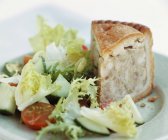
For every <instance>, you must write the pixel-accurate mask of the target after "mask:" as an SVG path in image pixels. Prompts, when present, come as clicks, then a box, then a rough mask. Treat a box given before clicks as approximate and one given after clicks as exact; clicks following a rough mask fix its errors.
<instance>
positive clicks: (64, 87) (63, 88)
mask: <svg viewBox="0 0 168 140" xmlns="http://www.w3.org/2000/svg"><path fill="white" fill-rule="evenodd" d="M55 83H56V84H57V85H58V86H60V90H58V91H56V92H54V93H52V94H51V95H53V96H58V97H67V96H68V93H69V89H70V83H69V82H68V81H67V80H66V79H65V78H64V77H63V76H62V75H61V74H59V75H58V78H57V80H56V81H55Z"/></svg>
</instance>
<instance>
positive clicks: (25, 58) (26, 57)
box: [23, 55, 32, 65]
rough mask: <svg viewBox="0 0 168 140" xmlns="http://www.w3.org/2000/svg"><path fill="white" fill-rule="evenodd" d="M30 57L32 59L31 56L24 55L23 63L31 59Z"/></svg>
mask: <svg viewBox="0 0 168 140" xmlns="http://www.w3.org/2000/svg"><path fill="white" fill-rule="evenodd" d="M31 59H32V56H30V55H25V56H24V58H23V63H24V65H26V64H27V63H28V62H29V60H31Z"/></svg>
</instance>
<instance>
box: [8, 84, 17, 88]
mask: <svg viewBox="0 0 168 140" xmlns="http://www.w3.org/2000/svg"><path fill="white" fill-rule="evenodd" d="M9 85H10V86H12V87H17V85H18V84H16V83H9Z"/></svg>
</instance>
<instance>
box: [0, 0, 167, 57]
mask: <svg viewBox="0 0 168 140" xmlns="http://www.w3.org/2000/svg"><path fill="white" fill-rule="evenodd" d="M47 4H52V5H57V6H59V7H62V8H64V9H67V10H69V11H72V12H75V13H78V15H80V16H81V17H83V18H84V19H86V20H92V19H112V20H121V21H129V22H131V21H133V22H138V23H141V24H145V25H147V26H149V27H150V28H151V30H152V32H153V38H154V47H153V50H154V51H155V52H159V53H161V54H165V55H168V43H167V41H168V1H167V0H0V22H1V21H3V20H8V19H10V18H11V17H14V16H17V15H19V14H23V13H24V12H25V11H28V10H30V9H32V8H35V7H39V6H41V5H47Z"/></svg>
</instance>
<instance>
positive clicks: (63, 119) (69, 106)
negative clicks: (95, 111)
mask: <svg viewBox="0 0 168 140" xmlns="http://www.w3.org/2000/svg"><path fill="white" fill-rule="evenodd" d="M96 80H97V79H91V78H90V79H88V80H87V79H82V78H78V79H76V80H73V82H72V83H71V87H70V92H69V94H68V97H67V98H64V97H62V98H61V99H60V100H59V102H58V103H57V105H56V107H55V109H54V111H53V112H52V114H51V116H50V117H51V118H56V120H57V122H56V124H50V125H49V126H48V127H46V128H44V129H42V130H41V131H40V133H39V136H38V140H39V138H41V137H42V136H43V135H44V134H47V132H53V133H58V132H60V131H62V132H64V133H65V135H66V136H68V137H69V138H70V139H74V140H76V139H77V138H78V137H81V136H83V135H84V132H83V130H82V129H81V128H80V127H79V126H77V125H76V124H75V123H74V120H75V119H76V118H77V117H78V116H79V115H80V108H81V106H80V103H79V101H80V100H81V99H83V97H85V96H86V95H87V96H88V97H89V100H90V102H91V105H90V107H91V108H95V107H97V106H98V103H97V97H96V95H97V86H96V85H95V81H96ZM59 124H60V126H59ZM57 128H58V129H57ZM48 130H49V131H48ZM67 130H68V131H67Z"/></svg>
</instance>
